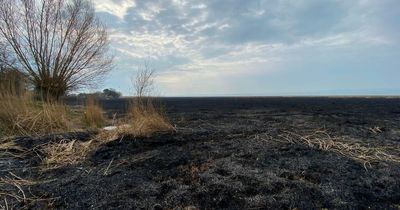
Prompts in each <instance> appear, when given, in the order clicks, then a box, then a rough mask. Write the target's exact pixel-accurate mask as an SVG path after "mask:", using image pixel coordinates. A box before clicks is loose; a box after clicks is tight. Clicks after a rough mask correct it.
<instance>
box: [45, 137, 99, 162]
mask: <svg viewBox="0 0 400 210" xmlns="http://www.w3.org/2000/svg"><path fill="white" fill-rule="evenodd" d="M92 147H93V140H91V141H88V142H79V141H76V140H72V141H65V140H63V141H60V142H58V143H51V144H47V145H44V146H43V147H42V151H43V152H44V153H45V154H46V157H45V158H44V159H43V164H44V165H46V166H47V167H48V168H51V167H58V166H64V165H73V164H77V163H79V162H81V161H83V160H84V159H85V158H86V156H87V154H88V153H89V152H90V151H91V149H92Z"/></svg>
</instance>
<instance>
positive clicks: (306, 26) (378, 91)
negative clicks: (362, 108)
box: [94, 0, 400, 96]
mask: <svg viewBox="0 0 400 210" xmlns="http://www.w3.org/2000/svg"><path fill="white" fill-rule="evenodd" d="M94 3H95V8H96V13H97V15H98V17H99V19H100V20H101V21H102V22H103V23H104V24H105V25H106V27H107V28H108V30H109V35H110V41H111V53H112V54H113V55H114V56H115V68H114V70H113V72H111V73H110V74H109V75H108V78H107V80H106V81H104V84H102V87H104V88H115V89H116V90H119V91H121V92H122V93H123V94H124V95H132V85H131V83H132V79H131V78H132V77H134V76H135V74H136V72H137V70H138V68H140V66H143V64H144V63H145V62H147V63H149V64H150V66H152V67H153V68H154V69H155V70H156V77H155V83H156V84H157V88H156V90H157V92H158V94H159V95H161V96H280V95H282V96H285V95H400V82H399V81H400V1H399V0H203V1H198V0H96V1H94Z"/></svg>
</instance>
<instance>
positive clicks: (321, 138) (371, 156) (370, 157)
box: [280, 130, 400, 167]
mask: <svg viewBox="0 0 400 210" xmlns="http://www.w3.org/2000/svg"><path fill="white" fill-rule="evenodd" d="M280 137H281V138H283V139H284V140H285V141H288V142H290V143H302V144H305V145H307V146H309V147H312V148H317V149H320V150H325V151H332V152H335V153H338V154H341V155H344V156H347V157H350V158H352V159H354V160H356V161H359V162H362V163H363V164H364V167H366V165H370V164H371V163H373V162H381V161H389V162H396V163H400V157H399V156H398V155H395V154H390V152H391V151H392V153H397V154H398V153H399V152H400V151H399V150H397V151H393V150H396V149H394V148H392V147H369V146H368V147H367V146H363V145H361V144H359V143H351V142H349V141H346V140H345V139H344V138H342V137H333V136H331V135H330V134H329V133H328V132H327V131H324V130H316V131H313V132H311V133H310V134H308V135H300V134H296V133H293V132H289V131H286V132H284V134H282V135H280Z"/></svg>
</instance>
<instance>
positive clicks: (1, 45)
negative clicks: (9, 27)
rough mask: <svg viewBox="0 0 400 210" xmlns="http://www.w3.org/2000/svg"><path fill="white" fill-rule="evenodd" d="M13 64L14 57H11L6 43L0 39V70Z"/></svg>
mask: <svg viewBox="0 0 400 210" xmlns="http://www.w3.org/2000/svg"><path fill="white" fill-rule="evenodd" d="M14 64H15V59H13V58H12V57H11V55H10V51H9V49H8V48H7V45H6V43H5V42H4V41H1V40H0V72H3V71H6V70H7V69H10V68H12V67H13V65H14Z"/></svg>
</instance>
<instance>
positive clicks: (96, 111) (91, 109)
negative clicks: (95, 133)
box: [83, 97, 106, 128]
mask: <svg viewBox="0 0 400 210" xmlns="http://www.w3.org/2000/svg"><path fill="white" fill-rule="evenodd" d="M103 113H104V111H103V109H102V108H101V107H100V105H99V103H98V102H97V100H96V99H95V98H94V97H88V99H87V102H86V107H85V112H84V113H83V122H84V123H85V124H86V126H89V127H92V128H93V127H94V128H100V127H103V126H104V125H105V123H106V119H105V117H104V114H103Z"/></svg>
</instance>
